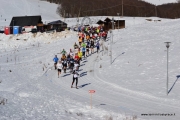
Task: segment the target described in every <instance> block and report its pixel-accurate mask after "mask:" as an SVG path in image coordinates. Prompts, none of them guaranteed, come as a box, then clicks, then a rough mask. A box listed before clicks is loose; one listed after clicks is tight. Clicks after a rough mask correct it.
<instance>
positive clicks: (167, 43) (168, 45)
mask: <svg viewBox="0 0 180 120" xmlns="http://www.w3.org/2000/svg"><path fill="white" fill-rule="evenodd" d="M170 43H171V42H165V44H166V47H167V83H166V87H167V88H166V89H167V91H166V92H167V95H168V81H169V76H168V61H169V56H168V52H169V51H168V48H169V47H170Z"/></svg>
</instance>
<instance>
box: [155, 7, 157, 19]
mask: <svg viewBox="0 0 180 120" xmlns="http://www.w3.org/2000/svg"><path fill="white" fill-rule="evenodd" d="M155 14H156V17H157V6H156V5H155Z"/></svg>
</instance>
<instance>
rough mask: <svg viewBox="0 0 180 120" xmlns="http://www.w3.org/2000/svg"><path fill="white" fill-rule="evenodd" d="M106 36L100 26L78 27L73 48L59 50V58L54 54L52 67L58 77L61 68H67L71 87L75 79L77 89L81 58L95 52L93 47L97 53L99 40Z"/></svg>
mask: <svg viewBox="0 0 180 120" xmlns="http://www.w3.org/2000/svg"><path fill="white" fill-rule="evenodd" d="M106 37H107V32H105V31H104V30H103V28H102V27H79V28H78V38H79V39H78V44H77V43H76V42H75V43H74V46H73V49H70V50H69V52H66V50H64V49H63V50H62V51H61V54H62V56H61V58H60V59H59V58H58V57H57V55H55V57H54V59H53V61H54V68H55V70H57V71H58V78H59V76H60V74H61V72H62V70H63V71H64V73H66V72H67V71H66V70H67V69H68V70H69V72H70V73H72V74H73V81H72V84H71V88H72V87H73V84H74V82H75V81H76V88H77V89H78V87H77V84H78V77H79V73H78V71H79V67H80V63H81V61H82V58H83V57H84V58H86V57H89V56H90V55H91V54H93V53H95V52H94V48H95V47H96V52H97V53H98V52H99V49H100V43H99V40H100V39H101V38H102V39H104V40H106Z"/></svg>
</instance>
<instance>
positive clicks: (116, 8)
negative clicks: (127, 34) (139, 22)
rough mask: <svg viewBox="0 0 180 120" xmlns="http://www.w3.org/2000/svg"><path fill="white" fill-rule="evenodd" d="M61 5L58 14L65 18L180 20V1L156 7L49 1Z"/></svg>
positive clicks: (103, 0) (135, 0)
mask: <svg viewBox="0 0 180 120" xmlns="http://www.w3.org/2000/svg"><path fill="white" fill-rule="evenodd" d="M47 1H49V2H51V3H56V4H59V6H58V8H57V13H58V14H59V15H60V16H62V17H65V18H68V17H78V16H79V17H84V16H117V13H120V16H121V15H122V7H123V15H124V16H132V17H151V16H157V17H162V18H173V19H174V18H180V0H177V3H169V4H163V5H159V6H155V5H153V4H151V3H148V2H145V1H142V0H123V4H122V0H47Z"/></svg>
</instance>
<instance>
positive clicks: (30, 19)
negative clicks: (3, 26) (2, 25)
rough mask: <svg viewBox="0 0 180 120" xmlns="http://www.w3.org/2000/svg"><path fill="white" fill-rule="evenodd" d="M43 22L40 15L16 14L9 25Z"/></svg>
mask: <svg viewBox="0 0 180 120" xmlns="http://www.w3.org/2000/svg"><path fill="white" fill-rule="evenodd" d="M38 24H43V22H42V19H41V16H17V17H13V18H12V20H11V23H10V25H9V26H20V27H24V26H37V25H38Z"/></svg>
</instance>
